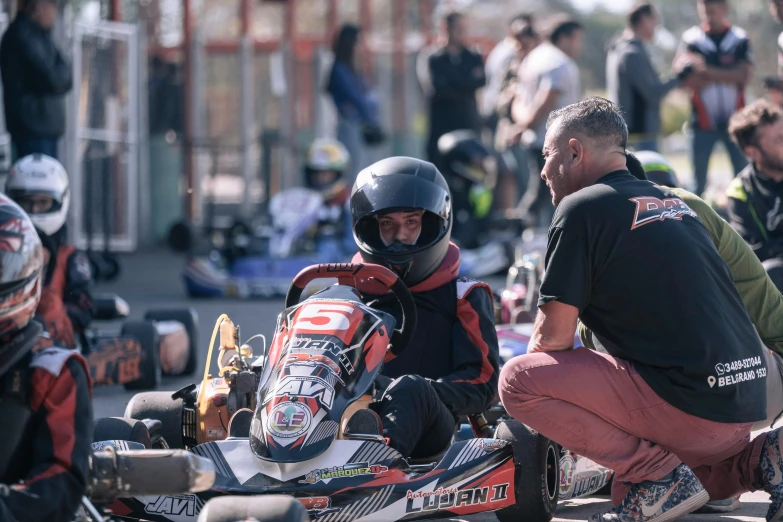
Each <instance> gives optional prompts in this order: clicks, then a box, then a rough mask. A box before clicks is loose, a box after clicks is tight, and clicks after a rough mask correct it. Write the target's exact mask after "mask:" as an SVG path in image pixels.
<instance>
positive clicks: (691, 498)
mask: <svg viewBox="0 0 783 522" xmlns="http://www.w3.org/2000/svg"><path fill="white" fill-rule="evenodd" d="M709 500H710V496H709V495H708V494H707V491H706V490H705V489H704V486H702V485H701V482H699V479H698V478H696V475H694V474H693V471H691V469H690V468H689V467H688V466H686V465H685V464H680V465H679V466H677V468H675V470H674V471H672V472H671V473H669V474H668V475H666V476H665V477H663V478H662V479H660V480H647V481H645V482H642V483H640V484H631V490H630V491H629V492H628V494H627V495H626V496H625V498H624V499H623V501H622V502H621V503H620V505H619V506H618V507H617V508H616V509H614V510H613V511H610V512H609V513H600V514H596V515H593V516H592V517H590V522H667V521H669V520H676V519H678V518H680V517H682V516H685V515H687V514H688V513H691V512H693V511H695V510H697V509H699V508H700V507H702V506H703V505H704V504H706V503H707V502H708V501H709Z"/></svg>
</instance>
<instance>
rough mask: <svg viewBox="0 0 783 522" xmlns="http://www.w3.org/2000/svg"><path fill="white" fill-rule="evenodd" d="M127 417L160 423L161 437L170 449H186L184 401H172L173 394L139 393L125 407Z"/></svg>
mask: <svg viewBox="0 0 783 522" xmlns="http://www.w3.org/2000/svg"><path fill="white" fill-rule="evenodd" d="M125 417H127V418H129V419H135V420H138V421H142V420H144V419H155V420H158V421H160V423H161V424H162V427H161V430H160V435H161V437H162V438H163V439H165V440H166V443H167V444H168V446H169V448H171V449H185V444H184V442H183V441H182V399H172V398H171V392H144V393H137V394H136V395H134V396H133V398H132V399H131V400H130V402H129V403H128V406H126V407H125Z"/></svg>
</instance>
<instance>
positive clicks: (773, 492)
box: [760, 428, 783, 522]
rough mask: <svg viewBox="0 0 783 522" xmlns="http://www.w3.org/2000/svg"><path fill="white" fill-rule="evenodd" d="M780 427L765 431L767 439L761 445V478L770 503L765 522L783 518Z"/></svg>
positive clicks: (782, 463)
mask: <svg viewBox="0 0 783 522" xmlns="http://www.w3.org/2000/svg"><path fill="white" fill-rule="evenodd" d="M780 443H781V441H780V428H778V429H776V430H773V431H770V432H769V433H767V440H765V441H764V445H763V446H762V447H761V462H760V467H761V478H762V480H763V482H764V491H766V492H767V493H769V496H770V501H771V504H770V505H769V510H768V511H767V522H771V521H773V520H775V521H778V520H781V519H782V518H783V472H781V470H783V456H782V455H781V447H780Z"/></svg>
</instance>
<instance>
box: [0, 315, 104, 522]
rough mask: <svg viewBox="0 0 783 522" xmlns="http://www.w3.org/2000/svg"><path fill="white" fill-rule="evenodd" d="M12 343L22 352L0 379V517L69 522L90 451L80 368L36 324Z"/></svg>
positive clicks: (10, 521) (86, 390)
mask: <svg viewBox="0 0 783 522" xmlns="http://www.w3.org/2000/svg"><path fill="white" fill-rule="evenodd" d="M11 343H13V344H17V346H18V347H19V345H23V346H22V347H19V348H18V349H17V350H14V351H15V352H17V353H20V352H26V353H25V354H24V355H23V356H22V358H21V359H20V360H19V361H16V362H10V361H9V362H10V364H8V366H9V369H8V370H6V371H5V373H3V375H2V377H0V387H1V388H0V390H2V394H3V395H2V400H1V401H0V419H1V421H2V423H3V432H2V435H0V440H1V441H2V444H0V520H2V521H3V522H70V521H71V520H73V518H74V514H75V512H76V510H77V508H78V507H79V504H80V502H81V497H82V496H83V495H84V493H85V490H86V485H87V477H88V467H89V460H88V459H89V456H90V454H91V451H92V450H91V447H90V443H91V441H92V426H93V424H92V422H93V418H92V404H91V402H90V400H91V394H92V388H91V383H90V379H89V377H88V375H89V373H88V371H87V367H86V363H85V361H84V359H83V358H82V356H81V355H80V354H78V353H76V352H74V351H72V350H65V349H61V348H56V347H54V346H53V343H52V341H51V339H50V338H49V336H48V335H47V334H46V333H44V332H43V328H42V326H41V325H40V323H38V322H36V321H33V322H31V323H30V324H29V325H28V326H27V327H25V329H23V330H22V331H21V332H19V333H18V334H17V335H16V336H15V337H14V338H13V339H12V340H11ZM25 345H26V346H27V347H26V348H25V347H24V346H25ZM31 345H32V346H31ZM9 348H10V347H5V350H4V351H3V352H2V354H3V355H2V356H0V359H5V358H6V357H5V356H6V355H7V353H8V352H9V351H10V350H9ZM3 362H6V361H2V362H0V364H2V363H3Z"/></svg>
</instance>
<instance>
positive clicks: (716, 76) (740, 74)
mask: <svg viewBox="0 0 783 522" xmlns="http://www.w3.org/2000/svg"><path fill="white" fill-rule="evenodd" d="M751 71H752V68H751V66H750V65H749V64H744V65H740V66H738V67H733V68H731V69H721V68H718V67H707V69H706V70H705V72H704V76H705V79H707V80H708V81H710V82H715V83H730V84H735V85H747V84H748V82H749V81H750V75H751Z"/></svg>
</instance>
